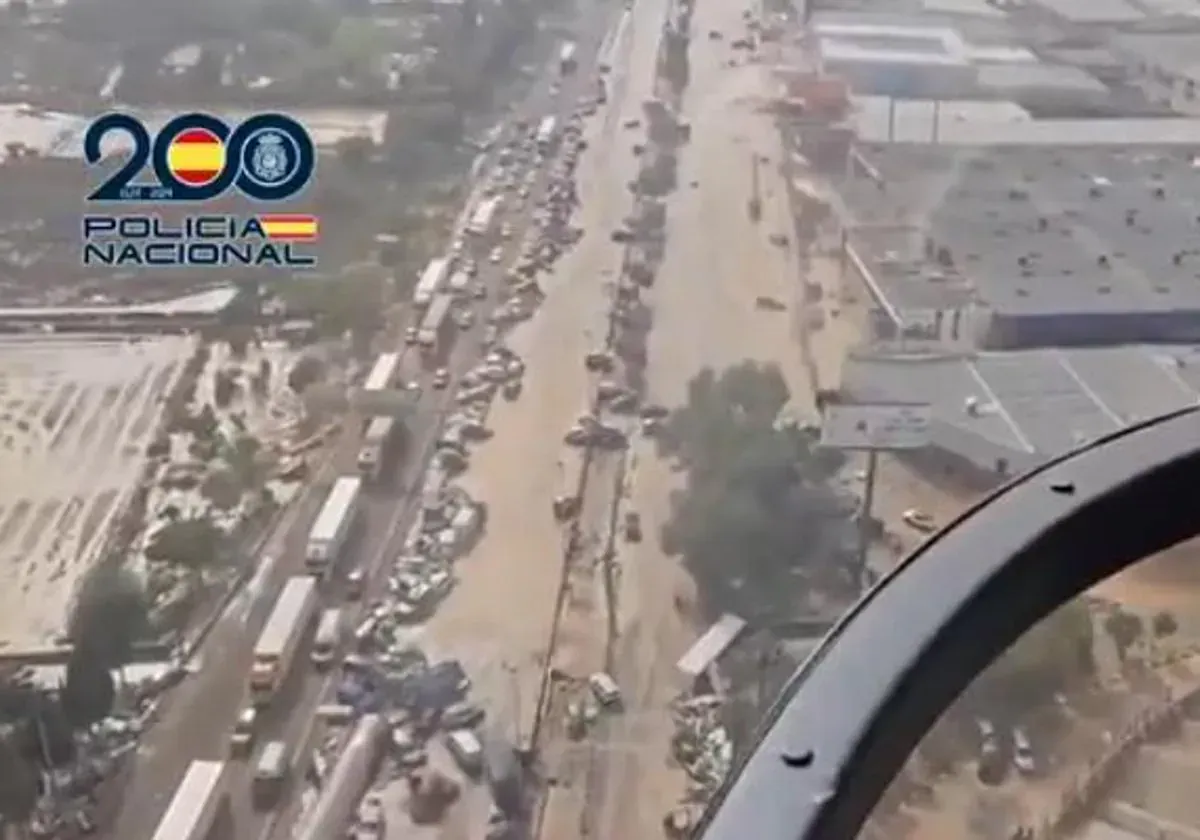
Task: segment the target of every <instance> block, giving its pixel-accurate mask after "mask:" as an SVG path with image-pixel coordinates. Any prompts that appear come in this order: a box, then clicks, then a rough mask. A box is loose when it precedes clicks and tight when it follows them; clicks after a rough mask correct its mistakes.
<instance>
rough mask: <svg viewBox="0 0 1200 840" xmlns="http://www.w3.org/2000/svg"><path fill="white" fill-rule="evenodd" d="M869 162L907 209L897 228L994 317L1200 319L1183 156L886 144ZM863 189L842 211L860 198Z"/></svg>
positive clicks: (1194, 226)
mask: <svg viewBox="0 0 1200 840" xmlns="http://www.w3.org/2000/svg"><path fill="white" fill-rule="evenodd" d="M870 162H871V163H872V165H874V166H875V167H876V169H878V170H879V172H880V173H881V175H882V176H883V178H884V179H885V180H886V181H887V183H888V186H887V187H886V189H885V192H886V193H887V194H888V199H889V201H892V202H895V203H897V204H905V203H907V204H908V206H909V207H910V212H909V213H908V214H907V218H906V219H905V220H904V221H905V223H907V224H909V225H913V226H918V227H922V228H924V229H926V230H928V231H929V236H930V237H931V238H932V239H933V240H934V241H935V242H936V244H937V245H940V246H945V247H947V248H949V249H950V251H951V253H952V255H953V259H954V264H955V267H956V270H957V272H958V273H959V274H961V275H963V276H965V277H966V278H967V279H968V280H969V282H970V283H971V284H972V285H973V286H974V288H975V290H976V292H977V295H978V299H979V300H980V301H981V302H983V303H985V304H987V305H988V306H989V307H991V308H992V309H993V310H995V311H997V312H1002V313H1006V314H1057V313H1087V312H1101V313H1103V312H1147V313H1149V312H1172V311H1181V310H1182V311H1192V310H1195V311H1197V312H1200V169H1197V168H1196V167H1194V166H1193V164H1192V162H1191V159H1190V157H1184V156H1181V155H1179V154H1170V153H1165V152H1155V151H1152V150H1141V151H1129V150H1125V151H1107V150H1087V149H1071V150H1069V151H1063V150H1055V149H1008V150H989V151H986V152H984V151H981V150H976V151H975V152H974V153H970V154H968V153H954V152H952V151H949V150H944V149H943V150H936V149H933V148H932V147H926V148H925V149H923V150H914V149H912V148H909V149H904V150H901V149H899V148H898V147H889V148H887V150H886V151H884V152H883V153H882V154H875V155H871V156H870ZM1159 190H1161V193H1159V192H1157V191H1159ZM867 192H869V191H866V192H862V193H854V192H851V193H848V195H847V199H848V202H849V203H850V204H851V205H852V206H853V205H854V204H855V203H856V202H862V201H870V200H871V198H870V196H869V195H867ZM922 213H923V214H924V215H925V219H920V218H915V217H916V216H919V215H920V214H922ZM1129 213H1133V216H1132V217H1130V216H1128V215H1127V214H1129ZM1177 255H1178V260H1179V263H1178V264H1176V262H1175V260H1176V256H1177ZM1105 261H1107V266H1105V265H1103V264H1102V263H1103V262H1105Z"/></svg>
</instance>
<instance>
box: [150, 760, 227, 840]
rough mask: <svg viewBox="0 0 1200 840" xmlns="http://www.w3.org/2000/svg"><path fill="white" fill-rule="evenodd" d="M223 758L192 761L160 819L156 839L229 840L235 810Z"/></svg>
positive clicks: (155, 833)
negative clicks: (228, 792)
mask: <svg viewBox="0 0 1200 840" xmlns="http://www.w3.org/2000/svg"><path fill="white" fill-rule="evenodd" d="M227 769H228V765H227V764H226V763H225V762H224V761H193V762H192V763H191V764H190V765H189V766H188V769H187V772H186V773H185V774H184V776H183V780H182V781H180V783H179V787H177V788H175V796H174V797H172V799H171V804H170V805H168V806H167V811H166V813H165V814H163V815H162V819H160V820H159V821H158V828H156V829H155V830H154V840H226V838H229V837H232V836H233V811H232V810H231V809H230V807H229V795H228V794H227V793H226V792H225V777H226V771H227Z"/></svg>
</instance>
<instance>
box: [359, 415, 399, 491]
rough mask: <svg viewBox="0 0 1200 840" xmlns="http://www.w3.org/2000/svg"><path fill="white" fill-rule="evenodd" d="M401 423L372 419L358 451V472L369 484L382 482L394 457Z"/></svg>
mask: <svg viewBox="0 0 1200 840" xmlns="http://www.w3.org/2000/svg"><path fill="white" fill-rule="evenodd" d="M402 425H403V424H402V423H401V422H400V421H399V420H397V419H396V418H395V417H373V418H371V422H370V423H368V424H367V431H366V432H365V433H364V434H363V439H362V445H361V446H360V447H359V449H358V471H359V473H360V474H361V475H362V477H363V478H364V479H365V480H366V481H369V482H372V483H379V482H382V480H383V478H384V476H385V475H387V472H388V466H389V465H390V464H391V463H392V460H393V456H394V455H395V449H396V442H397V440H398V438H399V437H400V435H399V430H400V428H401V427H402Z"/></svg>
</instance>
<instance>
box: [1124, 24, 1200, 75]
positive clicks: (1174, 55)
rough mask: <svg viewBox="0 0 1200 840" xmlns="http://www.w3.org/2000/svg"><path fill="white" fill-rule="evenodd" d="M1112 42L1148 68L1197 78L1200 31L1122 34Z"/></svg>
mask: <svg viewBox="0 0 1200 840" xmlns="http://www.w3.org/2000/svg"><path fill="white" fill-rule="evenodd" d="M1112 43H1113V45H1114V46H1115V47H1116V49H1117V50H1118V51H1119V52H1121V53H1122V54H1124V55H1126V56H1128V57H1129V58H1131V59H1133V60H1134V61H1138V62H1141V63H1143V64H1145V65H1147V66H1148V67H1154V68H1158V69H1159V70H1163V71H1166V72H1168V73H1174V74H1177V75H1180V76H1185V77H1188V78H1192V79H1200V34H1197V33H1195V32H1160V33H1133V32H1131V33H1124V34H1118V35H1115V36H1114V37H1113V39H1112Z"/></svg>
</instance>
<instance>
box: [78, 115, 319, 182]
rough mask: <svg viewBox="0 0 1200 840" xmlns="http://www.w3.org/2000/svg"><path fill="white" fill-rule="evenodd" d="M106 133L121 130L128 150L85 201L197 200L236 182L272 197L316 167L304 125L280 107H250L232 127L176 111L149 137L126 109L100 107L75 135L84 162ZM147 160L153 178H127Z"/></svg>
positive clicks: (94, 156)
mask: <svg viewBox="0 0 1200 840" xmlns="http://www.w3.org/2000/svg"><path fill="white" fill-rule="evenodd" d="M109 134H122V135H125V136H126V137H128V138H129V139H130V140H131V141H132V150H131V152H130V154H129V159H128V160H126V161H125V163H123V164H122V165H121V166H120V168H118V169H117V171H116V172H114V173H112V175H110V176H109V177H108V179H107V180H106V181H105V182H104V183H103V184H101V185H100V186H99V187H97V188H96V189H95V190H94V191H93V192H92V193H91V194H90V195H89V196H88V200H89V201H104V202H149V201H154V202H164V201H169V202H203V201H211V200H213V199H215V198H217V197H218V196H221V195H223V194H224V193H226V192H228V191H229V190H230V189H236V190H238V191H239V192H241V193H242V194H243V195H245V196H246V197H247V198H249V199H251V200H253V201H260V202H277V201H284V200H286V199H288V198H291V197H292V196H295V195H296V194H298V193H300V192H302V191H303V190H304V189H305V187H307V186H308V184H309V182H310V181H311V180H312V177H313V173H314V171H315V169H316V162H317V153H316V147H315V146H314V145H313V141H312V138H311V137H310V136H309V134H308V131H306V130H305V128H304V126H302V125H301V124H300V123H299V122H297V121H296V120H295V119H293V118H291V117H288V116H285V115H283V114H256V115H254V116H252V117H249V118H248V119H246V120H245V121H244V122H242V123H240V124H238V125H237V126H236V127H232V128H231V127H230V125H229V124H228V123H227V122H226V121H225V120H222V119H220V118H219V117H215V116H213V115H211V114H201V113H189V114H181V115H180V116H178V117H175V118H173V119H171V120H170V121H169V122H168V123H167V124H166V125H164V126H163V127H162V128H161V129H160V130H159V132H158V134H157V135H156V136H153V137H152V136H151V134H150V131H149V130H148V129H147V128H146V126H145V124H144V123H143V122H142V121H141V120H140V119H138V118H137V117H135V116H133V115H132V114H121V113H114V114H105V115H104V116H102V117H100V118H98V119H97V120H95V121H94V122H93V123H92V124H91V125H90V126H88V130H87V133H86V134H85V135H84V138H83V154H84V159H85V160H86V161H87V163H88V165H89V166H96V165H98V164H99V163H100V162H101V161H102V160H103V159H104V154H103V152H102V142H103V140H104V139H105V138H106V137H107V136H108V135H109ZM147 164H149V166H150V170H151V172H152V173H153V180H154V183H135V182H134V181H135V179H136V178H137V177H138V175H139V174H140V173H141V172H142V171H143V170H144V169H145V168H146V166H147Z"/></svg>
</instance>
